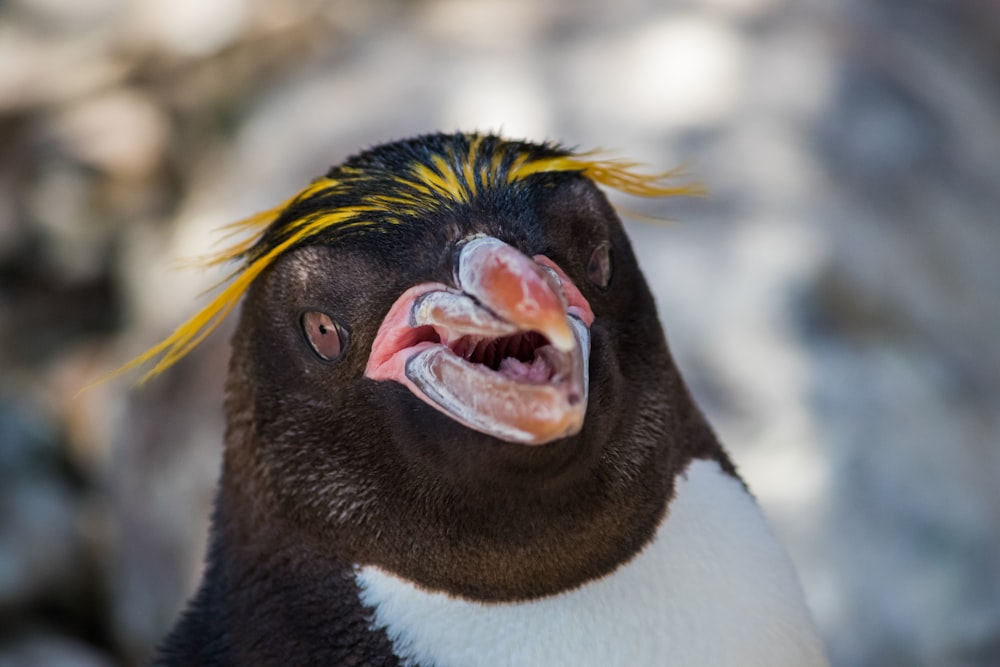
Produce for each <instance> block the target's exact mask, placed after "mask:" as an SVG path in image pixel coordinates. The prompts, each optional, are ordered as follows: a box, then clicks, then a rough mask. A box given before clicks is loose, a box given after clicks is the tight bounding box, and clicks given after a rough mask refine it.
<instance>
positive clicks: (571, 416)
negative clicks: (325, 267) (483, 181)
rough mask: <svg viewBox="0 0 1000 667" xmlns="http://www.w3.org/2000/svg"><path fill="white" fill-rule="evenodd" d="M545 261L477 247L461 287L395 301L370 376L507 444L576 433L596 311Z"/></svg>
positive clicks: (462, 261)
mask: <svg viewBox="0 0 1000 667" xmlns="http://www.w3.org/2000/svg"><path fill="white" fill-rule="evenodd" d="M543 260H545V258H536V259H535V260H532V259H530V258H528V257H526V256H524V255H522V254H521V253H520V252H518V251H517V250H515V249H514V248H512V247H511V246H508V245H506V244H504V243H501V242H500V241H497V240H496V239H492V238H490V237H480V238H479V239H476V240H474V241H472V242H470V243H469V244H468V245H467V247H465V248H463V250H462V252H461V254H460V255H459V270H458V271H456V276H457V279H458V280H457V282H458V283H459V287H460V288H461V289H455V288H452V287H448V286H446V285H444V284H441V283H423V284H421V285H417V286H415V287H412V288H410V289H409V290H407V291H406V292H404V293H403V294H402V295H401V296H400V297H399V298H398V299H397V300H396V303H394V304H393V306H392V308H391V309H390V310H389V313H388V314H387V315H386V317H385V320H384V321H383V323H382V326H381V328H380V329H379V332H378V334H377V336H376V339H375V342H374V343H373V345H372V352H371V356H370V357H369V361H368V367H367V369H366V371H365V375H367V376H368V377H370V378H372V379H375V380H393V381H396V382H400V383H402V384H403V385H405V386H406V387H407V388H408V389H410V391H411V392H413V394H414V395H416V396H417V397H418V398H420V399H421V400H423V401H424V402H426V403H428V404H429V405H431V406H432V407H434V408H435V409H437V410H439V411H441V412H443V413H445V414H446V415H448V416H449V417H451V418H453V419H455V420H456V421H458V422H460V423H462V424H464V425H465V426H468V427H469V428H472V429H475V430H477V431H480V432H482V433H485V434H487V435H491V436H493V437H496V438H499V439H502V440H506V441H509V442H516V443H521V444H543V443H546V442H551V441H553V440H556V439H559V438H562V437H566V436H569V435H573V434H575V433H577V432H578V431H579V430H580V428H581V427H582V425H583V418H584V415H585V412H586V406H587V385H588V378H587V370H588V369H587V359H588V357H589V353H590V332H589V329H588V325H589V324H590V322H592V321H593V314H592V313H591V311H590V307H589V305H587V303H586V301H585V300H584V299H583V297H582V296H581V295H580V294H579V292H578V291H577V290H576V288H575V287H572V285H571V283H569V282H568V279H566V278H565V274H563V273H562V272H561V271H559V270H558V267H555V265H554V264H553V263H552V262H551V261H547V260H545V261H543ZM553 267H555V268H554V269H553ZM585 320H586V321H585Z"/></svg>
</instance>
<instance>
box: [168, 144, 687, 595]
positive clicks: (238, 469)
mask: <svg viewBox="0 0 1000 667" xmlns="http://www.w3.org/2000/svg"><path fill="white" fill-rule="evenodd" d="M643 179H644V177H640V176H636V175H635V174H633V173H632V172H630V171H628V169H627V168H625V167H620V168H619V167H616V166H615V165H614V163H607V162H596V161H590V160H588V159H586V158H583V157H580V156H576V155H574V154H573V153H571V152H569V151H567V150H565V149H562V148H560V147H556V146H551V145H542V144H528V143H523V142H511V141H506V140H503V139H500V138H499V137H495V136H483V135H465V134H456V135H431V136H426V137H419V138H417V139H412V140H408V141H402V142H397V143H393V144H386V145H383V146H379V147H376V148H373V149H371V150H369V151H367V152H365V153H362V154H360V155H358V156H355V157H354V158H351V159H349V160H348V161H346V162H345V163H344V164H343V165H340V166H338V167H334V168H333V169H331V171H330V172H329V173H328V174H327V175H326V176H325V177H324V178H323V179H319V180H318V181H317V182H315V183H314V184H313V185H312V186H310V187H309V188H307V190H305V191H304V192H303V193H301V194H300V195H299V196H297V197H296V198H294V199H293V200H290V201H289V202H286V203H285V204H283V205H282V206H281V207H278V208H276V209H274V210H273V211H271V212H268V214H267V215H265V216H263V217H261V218H256V219H251V223H252V225H258V226H259V227H260V228H261V231H260V232H259V233H258V234H257V235H256V236H254V237H252V238H251V240H250V241H249V242H247V243H245V244H244V245H242V246H239V247H238V248H236V249H235V250H234V251H231V252H230V253H229V254H228V255H227V257H233V256H236V257H238V258H239V259H240V260H241V261H242V262H243V269H242V273H241V274H240V275H239V277H238V278H237V279H236V281H235V282H234V283H233V284H237V282H238V281H239V280H244V282H245V284H244V285H243V291H245V294H244V298H243V305H242V309H241V312H240V315H239V322H238V325H237V327H236V330H235V333H234V335H233V344H232V350H233V352H232V359H231V363H230V375H229V379H228V382H227V399H226V411H227V417H228V431H227V447H226V455H225V463H224V472H223V482H222V486H223V494H224V495H225V494H226V493H230V494H233V496H234V497H237V496H238V497H239V498H241V499H242V501H241V503H242V505H241V506H242V507H243V508H245V510H246V516H247V520H248V521H251V522H267V524H268V525H269V526H270V527H271V529H272V530H273V529H275V526H278V527H280V528H279V531H280V532H281V533H283V534H287V536H288V539H289V540H299V541H302V543H303V544H309V545H310V548H314V549H318V550H320V551H321V552H323V553H328V554H329V556H330V557H331V558H336V559H339V560H341V561H342V562H346V563H354V564H363V565H370V566H376V567H379V568H382V569H384V570H386V571H388V572H391V573H393V574H395V575H397V576H400V577H403V578H405V579H407V580H410V581H412V582H414V583H416V584H418V585H419V586H422V587H424V588H427V589H430V590H439V591H444V592H446V593H449V594H452V595H456V596H460V597H464V598H468V599H476V600H517V599H529V598H535V597H539V596H543V595H548V594H552V593H555V592H558V591H561V590H566V589H568V588H572V587H575V586H578V585H580V584H581V583H583V582H585V581H587V580H590V579H593V578H596V577H599V576H602V575H603V574H605V573H607V572H608V571H610V570H611V569H613V568H614V567H616V566H617V565H618V564H620V563H622V562H624V561H626V560H628V559H629V558H630V557H631V555H633V554H634V553H636V552H637V551H638V550H640V549H641V547H642V545H643V544H644V543H645V542H646V541H647V540H648V539H649V538H650V536H651V535H652V533H653V531H654V530H655V527H656V525H657V523H658V522H659V520H660V518H661V517H662V514H663V512H664V509H665V506H666V503H667V501H668V499H669V496H670V493H671V488H672V478H673V475H672V474H671V470H673V469H674V468H676V467H677V466H678V465H679V462H680V461H681V460H686V459H687V458H690V455H691V454H690V451H691V448H692V447H693V446H695V445H694V444H692V443H697V442H699V441H701V442H703V441H705V439H706V438H705V436H704V435H703V434H701V429H705V428H707V427H705V426H704V424H703V422H702V421H701V420H700V418H699V416H698V415H697V410H696V409H694V407H693V404H691V402H690V399H688V397H687V393H686V390H685V388H684V385H683V382H682V381H681V379H680V377H679V374H678V373H677V371H676V368H675V367H674V365H673V362H672V361H671V359H670V355H669V353H668V351H667V347H666V343H665V341H664V338H663V334H662V330H661V327H660V325H659V322H658V320H657V317H656V312H655V307H654V303H653V299H652V297H651V295H650V292H649V289H648V287H647V285H646V283H645V281H644V279H643V277H642V274H641V272H640V270H639V267H638V265H637V262H636V259H635V256H634V254H633V251H632V249H631V246H630V244H629V241H628V239H627V237H626V235H625V232H624V229H623V227H622V225H621V222H620V221H619V219H618V217H617V216H616V215H615V212H614V210H613V208H612V207H611V206H610V204H609V203H608V201H607V199H606V198H605V196H604V194H603V193H602V192H601V191H600V189H599V188H598V187H597V183H605V184H611V185H612V186H615V187H619V188H620V189H624V190H627V191H633V192H635V193H637V194H674V193H676V192H675V190H674V189H672V188H668V187H663V186H657V185H654V182H653V181H652V180H650V179H646V180H643ZM657 188H659V189H657ZM645 190H648V191H645ZM247 276H249V278H247ZM237 296H238V295H237ZM223 307H231V302H226V303H224V304H223ZM219 312H222V314H223V315H224V313H225V311H224V310H222V309H220V310H219ZM176 342H177V341H175V343H176ZM170 353H171V352H170V351H169V350H168V355H169V354H170Z"/></svg>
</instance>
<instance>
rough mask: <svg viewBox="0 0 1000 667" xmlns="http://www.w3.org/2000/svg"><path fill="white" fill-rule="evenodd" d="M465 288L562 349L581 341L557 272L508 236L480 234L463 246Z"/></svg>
mask: <svg viewBox="0 0 1000 667" xmlns="http://www.w3.org/2000/svg"><path fill="white" fill-rule="evenodd" d="M455 273H456V277H457V279H458V284H459V286H460V287H461V288H462V291H463V292H464V293H466V294H468V295H469V296H471V297H473V298H475V299H476V300H477V301H479V303H481V304H482V305H483V306H485V307H486V308H488V309H489V310H491V311H492V312H493V313H494V314H496V315H497V317H499V318H500V319H502V320H504V321H506V322H509V323H510V324H512V325H514V326H515V327H517V328H518V329H521V330H524V331H532V330H533V331H537V332H539V333H541V334H543V335H544V336H545V337H546V338H548V339H549V341H550V342H551V343H552V345H553V347H555V348H556V349H557V350H560V351H562V352H569V351H571V350H572V349H573V348H574V347H575V346H576V338H575V337H574V336H573V331H572V329H570V325H569V320H568V319H567V317H566V315H567V313H566V307H567V304H566V299H565V298H564V297H563V295H562V294H561V293H560V290H559V284H558V283H557V282H556V280H555V278H554V277H553V276H552V274H551V273H550V272H549V271H547V270H546V269H543V268H542V266H541V265H539V264H537V263H536V262H534V261H532V260H531V259H529V258H528V257H526V256H525V255H523V254H521V253H520V252H519V251H517V250H516V249H514V248H512V247H511V246H509V245H507V244H506V243H504V242H503V241H500V240H498V239H495V238H493V237H491V236H479V237H476V238H474V239H472V240H471V241H469V242H468V243H466V244H465V245H464V246H462V248H461V250H460V251H459V256H458V270H457V271H456V272H455Z"/></svg>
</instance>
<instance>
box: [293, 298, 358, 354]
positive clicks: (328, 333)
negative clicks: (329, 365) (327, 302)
mask: <svg viewBox="0 0 1000 667" xmlns="http://www.w3.org/2000/svg"><path fill="white" fill-rule="evenodd" d="M301 325H302V331H303V333H305V335H306V340H308V341H309V346H310V347H312V349H313V352H315V353H316V354H317V356H319V358H320V359H323V360H324V361H335V360H336V359H338V358H340V356H341V355H342V354H343V353H344V349H345V348H346V347H347V331H346V330H345V329H344V328H343V327H342V326H340V325H339V324H337V323H336V322H335V321H334V320H333V318H332V317H330V316H329V315H327V314H326V313H321V312H319V311H318V310H310V311H307V312H305V313H303V314H302V319H301Z"/></svg>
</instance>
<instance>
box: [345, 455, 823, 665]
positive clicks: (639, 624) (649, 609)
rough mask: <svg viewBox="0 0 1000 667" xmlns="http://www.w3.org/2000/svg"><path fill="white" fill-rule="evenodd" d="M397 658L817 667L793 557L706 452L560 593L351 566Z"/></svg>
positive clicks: (818, 656)
mask: <svg viewBox="0 0 1000 667" xmlns="http://www.w3.org/2000/svg"><path fill="white" fill-rule="evenodd" d="M357 580H358V583H359V584H360V586H361V588H362V599H363V601H364V602H365V603H366V604H367V605H368V606H369V607H371V608H372V609H374V611H375V625H376V626H378V627H383V628H385V629H386V632H387V633H388V635H389V638H390V639H391V640H392V643H393V647H394V649H395V651H396V654H397V655H398V656H400V657H401V658H403V659H404V662H405V664H420V665H425V666H427V667H431V666H433V667H477V666H483V667H486V666H491V667H492V666H501V665H510V666H515V665H516V666H517V667H531V666H534V665H538V666H545V667H551V666H553V665H575V666H579V667H586V666H588V665H594V666H598V665H599V666H601V667H611V666H614V665H622V666H623V667H624V666H628V667H637V666H642V665H665V666H670V667H702V666H704V667H724V666H728V665H738V666H740V667H758V666H759V667H765V666H766V667H793V666H794V667H819V666H823V665H826V664H827V662H826V659H825V658H824V657H823V651H822V648H821V645H820V642H819V640H818V639H817V637H816V633H815V630H814V629H813V626H812V621H811V618H810V616H809V612H808V610H807V609H806V607H805V603H804V601H803V598H802V593H801V590H800V589H799V585H798V581H797V579H796V576H795V573H794V571H793V569H792V565H791V563H790V561H789V560H788V558H787V556H786V555H785V553H784V551H783V550H782V549H781V547H780V546H779V545H778V544H777V542H776V541H775V539H774V538H773V537H772V535H771V532H770V530H769V529H768V527H767V525H766V523H765V521H764V518H763V516H762V515H761V513H760V510H759V509H758V507H757V505H756V504H755V503H754V501H753V499H752V498H751V497H750V496H749V495H748V494H747V493H746V491H745V490H744V489H743V487H742V486H741V485H740V484H739V482H737V481H736V480H734V479H733V478H732V477H729V476H728V475H726V474H725V473H723V472H722V470H721V469H720V468H719V466H718V464H717V463H715V462H714V461H703V460H696V461H694V462H692V463H691V465H690V466H689V467H688V469H687V471H686V472H685V474H684V476H683V477H682V478H681V479H679V480H678V485H677V492H676V495H675V497H674V500H673V502H672V503H671V504H670V508H669V511H668V514H667V516H666V518H665V519H664V521H663V523H662V524H661V525H660V528H659V529H658V531H657V534H656V537H655V538H654V540H653V542H652V543H650V544H649V545H648V546H647V547H646V548H645V550H643V551H642V553H640V554H638V555H637V556H636V557H635V558H634V559H632V560H631V561H630V562H629V563H627V564H625V565H623V566H622V567H620V568H618V569H617V570H615V571H614V572H612V573H610V574H608V575H607V576H605V577H603V578H602V579H599V580H597V581H594V582H592V583H589V584H587V585H585V586H582V587H580V588H578V589H576V590H573V591H569V592H567V593H563V594H560V595H555V596H552V597H548V598H544V599H541V600H535V601H531V602H526V603H517V604H482V603H477V602H469V601H466V600H460V599H456V598H452V597H449V596H447V595H444V594H440V593H429V592H427V591H424V590H421V589H419V588H417V587H416V586H414V585H413V584H411V583H409V582H407V581H405V580H402V579H399V578H397V577H395V576H393V575H391V574H388V573H386V572H384V571H382V570H379V569H377V568H371V567H365V568H361V569H359V570H358V574H357Z"/></svg>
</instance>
